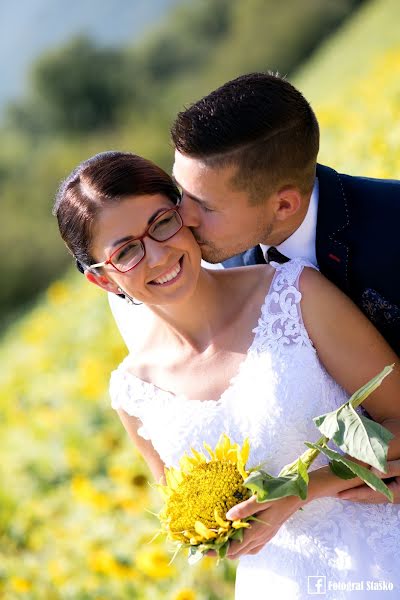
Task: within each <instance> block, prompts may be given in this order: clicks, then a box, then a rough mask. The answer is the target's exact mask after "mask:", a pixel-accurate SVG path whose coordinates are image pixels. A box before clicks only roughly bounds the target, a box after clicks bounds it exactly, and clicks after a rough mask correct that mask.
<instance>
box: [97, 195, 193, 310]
mask: <svg viewBox="0 0 400 600" xmlns="http://www.w3.org/2000/svg"><path fill="white" fill-rule="evenodd" d="M171 208H174V204H173V203H172V201H171V200H170V199H169V198H167V197H166V196H163V195H162V194H156V195H152V196H148V195H146V196H132V197H130V198H126V199H125V200H122V201H121V202H118V203H117V204H115V205H114V206H112V207H105V208H103V209H102V210H101V212H100V214H99V215H98V217H97V218H96V222H95V225H94V228H93V236H92V243H91V254H92V255H93V257H94V258H95V259H96V262H103V261H105V260H107V259H109V258H110V257H112V258H111V260H112V261H113V263H114V264H117V266H118V264H119V263H118V260H126V258H124V257H126V256H127V255H128V257H129V256H130V254H131V253H132V252H134V253H137V251H138V245H137V243H136V242H135V243H133V244H132V243H131V242H132V241H134V240H137V238H140V237H141V236H143V234H144V233H145V232H146V231H147V230H148V228H149V227H150V226H151V225H152V224H153V223H154V222H155V221H156V220H157V219H159V220H158V221H157V223H156V226H155V227H153V228H152V229H151V230H150V234H151V235H153V236H155V237H165V235H164V234H163V231H164V229H163V228H164V227H165V226H167V227H168V228H169V227H170V225H168V220H167V221H166V225H165V224H164V222H163V212H164V211H168V210H170V209H171ZM172 214H173V213H172ZM166 217H168V215H166ZM178 228H179V217H178V224H177V225H176V224H175V225H173V226H172V230H171V231H172V232H174V230H175V229H178ZM171 231H169V230H168V229H167V234H169V233H171ZM160 233H161V234H160ZM128 241H129V245H128V246H125V247H124V248H121V247H122V246H124V244H126V243H127V242H128ZM141 241H142V244H143V246H144V249H145V255H144V257H143V258H142V259H141V260H140V262H138V264H136V266H135V267H134V268H132V269H130V270H129V271H126V272H125V273H121V272H119V271H117V270H116V269H115V268H114V266H113V265H111V264H107V265H105V266H103V267H102V268H101V275H94V274H88V275H87V278H88V279H89V280H90V281H92V282H93V283H96V284H97V285H100V286H101V287H103V288H104V289H106V290H107V291H110V292H114V293H120V292H119V291H118V288H121V289H122V290H123V291H125V292H127V294H129V295H130V296H133V297H134V298H135V299H136V300H138V301H139V302H143V303H145V304H155V305H160V304H171V303H176V302H182V301H183V300H185V299H186V298H188V297H189V296H190V295H192V294H193V293H194V291H195V288H196V284H197V279H198V276H199V272H200V260H201V252H200V248H199V246H198V244H197V242H196V240H195V239H194V237H193V235H192V233H191V231H190V230H189V229H188V228H187V227H185V226H183V227H181V228H180V229H179V230H178V231H177V232H176V233H173V235H172V236H171V237H170V238H169V239H167V240H166V241H161V242H160V241H156V240H155V239H152V238H151V237H149V236H148V235H146V236H145V237H144V238H143V239H142V240H141ZM134 247H135V248H136V250H135V251H133V248H134ZM119 249H121V250H120V251H119ZM116 251H117V252H116ZM137 258H140V249H139V254H138V255H137Z"/></svg>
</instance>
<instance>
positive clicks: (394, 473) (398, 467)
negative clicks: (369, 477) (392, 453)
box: [371, 460, 400, 479]
mask: <svg viewBox="0 0 400 600" xmlns="http://www.w3.org/2000/svg"><path fill="white" fill-rule="evenodd" d="M371 471H372V473H375V475H377V476H378V477H380V478H381V479H386V478H387V477H399V476H400V460H389V461H388V463H387V472H386V473H382V471H378V469H375V468H374V467H372V469H371Z"/></svg>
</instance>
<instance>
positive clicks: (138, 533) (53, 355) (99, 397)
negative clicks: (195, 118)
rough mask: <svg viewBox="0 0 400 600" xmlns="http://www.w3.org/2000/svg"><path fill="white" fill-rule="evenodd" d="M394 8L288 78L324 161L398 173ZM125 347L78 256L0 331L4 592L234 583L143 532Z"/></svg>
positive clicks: (72, 595) (228, 590)
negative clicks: (78, 266)
mask: <svg viewBox="0 0 400 600" xmlns="http://www.w3.org/2000/svg"><path fill="white" fill-rule="evenodd" d="M396 13H397V2H395V0H375V1H374V2H371V3H368V5H365V7H363V9H362V10H361V11H360V12H358V13H357V14H356V15H355V16H354V18H353V19H352V20H351V21H349V22H347V23H346V25H345V26H344V27H343V29H342V30H340V31H339V32H338V33H337V34H336V35H335V36H334V37H333V38H332V39H330V40H329V42H328V43H327V44H326V45H325V46H324V47H323V48H322V49H321V51H320V52H319V53H318V54H316V55H315V56H313V57H312V59H311V60H310V61H309V62H308V63H307V64H306V65H305V66H304V68H302V69H301V71H299V72H298V75H297V76H296V77H295V78H294V80H295V81H296V83H297V85H298V86H299V87H300V89H302V90H303V91H304V93H305V94H306V96H307V97H308V98H309V99H310V100H311V101H312V103H313V104H314V106H315V108H316V111H317V114H318V116H319V118H320V121H321V134H322V139H323V143H322V151H321V161H322V162H325V163H327V164H330V165H332V166H334V167H337V168H339V169H343V170H344V171H347V172H357V173H359V174H365V175H375V176H384V177H393V178H396V177H398V174H399V173H400V152H399V146H400V126H399V123H400V118H399V117H400V38H399V34H398V33H397V32H398V26H397V23H398V19H396V18H395V17H396ZM146 143H147V144H148V146H147V147H148V149H150V148H151V147H152V144H153V148H154V149H155V148H156V146H157V144H156V137H155V134H154V137H152V134H150V135H149V137H148V139H147V142H146ZM166 145H167V142H166ZM71 147H72V145H71ZM122 147H123V148H126V147H129V144H128V138H127V137H126V138H124V139H123V143H122ZM96 149H97V146H96V142H94V141H92V142H91V150H93V151H95V150H96ZM99 149H100V148H99ZM84 150H85V152H87V151H88V147H85V148H84ZM158 151H160V150H158ZM66 152H68V146H67V150H66ZM72 154H73V153H72V151H71V161H72ZM74 157H75V154H74ZM75 158H76V157H75ZM48 160H49V164H50V165H51V166H52V167H53V166H54V165H55V166H56V167H57V159H56V158H55V157H54V153H53V154H52V153H51V152H50V150H48ZM53 163H54V164H53ZM124 354H125V350H124V347H123V344H122V342H121V340H120V338H119V335H118V333H117V332H116V329H115V327H114V324H113V322H112V319H111V316H110V313H109V310H108V304H107V299H106V295H105V294H103V293H102V292H101V291H100V290H98V289H97V288H95V287H94V286H90V285H89V284H88V283H86V281H85V280H84V279H83V278H82V277H81V276H80V275H79V274H78V273H77V272H75V271H73V270H71V272H70V273H69V274H67V276H66V277H64V278H62V279H60V280H59V281H57V282H55V283H53V284H52V285H51V286H50V287H49V289H48V290H47V292H46V293H45V294H43V295H42V296H41V297H40V300H39V301H38V303H37V305H36V306H35V307H34V308H33V309H32V310H31V311H30V312H29V313H27V314H26V315H25V316H24V317H23V318H21V319H20V320H19V322H18V323H16V324H15V325H13V326H12V327H11V328H10V329H9V330H8V332H7V335H6V337H5V338H4V339H3V342H2V346H1V348H0V361H1V365H2V368H1V372H0V394H1V395H0V407H1V417H2V418H1V421H0V438H1V440H2V460H1V461H0V480H1V482H2V486H1V490H0V597H1V598H3V597H4V598H5V599H6V600H19V599H27V600H109V599H111V598H112V599H114V598H115V599H118V600H125V599H126V600H128V599H129V600H132V599H138V600H148V599H151V600H153V599H154V600H158V599H159V600H227V599H229V598H231V597H232V593H233V575H234V573H233V567H232V565H229V564H221V565H220V566H219V567H215V563H214V561H213V559H207V560H205V561H204V562H202V563H200V565H199V566H198V567H190V568H188V567H186V565H185V560H184V559H183V558H181V559H177V560H176V562H174V563H173V564H172V565H170V564H169V560H170V556H171V555H170V549H168V548H167V547H166V545H165V544H164V542H163V540H162V539H157V540H156V541H155V542H153V543H148V542H149V540H150V538H151V537H152V535H153V534H154V532H155V531H156V529H157V520H156V519H155V518H154V517H153V516H152V515H151V514H150V513H149V512H146V509H148V510H151V511H157V510H158V508H159V507H160V501H159V498H158V495H157V493H156V492H155V491H154V490H153V489H152V488H150V486H149V485H148V483H147V481H146V479H147V478H148V472H147V469H146V467H145V465H144V464H143V462H142V460H141V459H140V458H139V457H138V456H137V453H136V452H135V450H134V448H133V446H132V444H131V442H130V441H129V440H128V439H127V436H126V435H125V433H124V431H123V429H122V426H121V425H120V423H119V420H118V419H117V417H116V415H115V414H114V411H113V410H112V409H111V408H110V403H109V397H108V392H107V382H108V377H109V373H110V371H111V370H112V369H113V368H115V366H116V365H117V364H118V361H119V360H120V359H121V358H122V357H123V356H124Z"/></svg>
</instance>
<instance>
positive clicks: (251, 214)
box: [173, 151, 274, 263]
mask: <svg viewBox="0 0 400 600" xmlns="http://www.w3.org/2000/svg"><path fill="white" fill-rule="evenodd" d="M235 172H236V167H233V166H232V167H224V168H212V167H209V166H207V165H205V164H204V163H203V162H202V161H201V160H199V159H195V158H190V157H188V156H186V155H184V154H181V153H180V152H178V151H176V152H175V163H174V167H173V177H174V179H175V181H176V183H177V185H178V186H179V187H180V189H181V191H182V204H181V207H182V208H181V210H180V213H181V215H182V219H183V222H184V224H185V225H186V226H187V227H190V229H191V230H192V232H193V234H194V236H195V238H196V240H197V241H198V243H199V245H200V248H201V254H202V257H203V258H204V260H206V261H208V262H211V263H217V262H221V261H223V260H226V259H227V258H230V257H231V256H234V255H235V254H239V253H241V252H244V251H245V250H248V249H249V248H252V247H253V246H255V245H257V244H259V243H265V244H268V243H272V242H269V240H270V237H271V234H272V232H273V230H274V214H273V211H272V209H271V203H270V202H269V201H268V199H267V200H266V201H265V202H264V203H262V204H257V205H253V204H251V203H250V197H249V194H248V193H247V192H246V191H244V190H238V189H236V188H235V187H234V186H233V184H232V177H233V176H234V175H235Z"/></svg>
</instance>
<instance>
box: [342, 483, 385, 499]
mask: <svg viewBox="0 0 400 600" xmlns="http://www.w3.org/2000/svg"><path fill="white" fill-rule="evenodd" d="M337 497H338V498H339V499H340V500H349V501H350V502H359V503H362V504H384V503H386V502H388V500H387V498H386V497H385V496H383V495H382V494H380V493H379V492H374V490H372V489H371V488H370V487H368V486H367V485H362V486H360V487H356V488H353V489H351V490H345V491H343V492H339V493H338V494H337Z"/></svg>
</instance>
